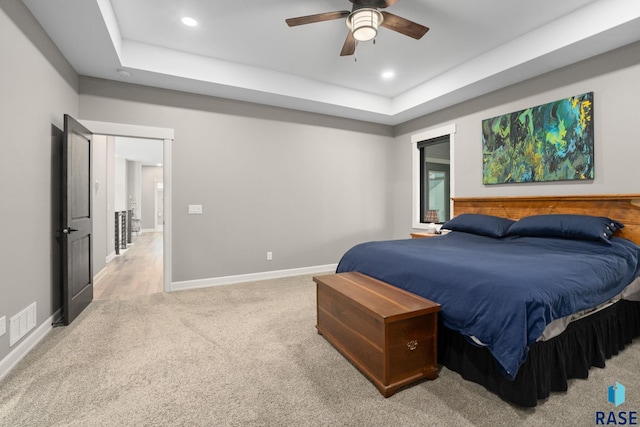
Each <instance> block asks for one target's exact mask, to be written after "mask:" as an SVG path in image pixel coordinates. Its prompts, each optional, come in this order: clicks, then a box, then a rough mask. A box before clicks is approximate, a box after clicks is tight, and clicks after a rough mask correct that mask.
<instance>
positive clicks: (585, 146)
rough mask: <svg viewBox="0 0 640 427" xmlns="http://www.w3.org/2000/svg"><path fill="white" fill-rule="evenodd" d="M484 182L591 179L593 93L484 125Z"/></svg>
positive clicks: (551, 103) (508, 115) (495, 118)
mask: <svg viewBox="0 0 640 427" xmlns="http://www.w3.org/2000/svg"><path fill="white" fill-rule="evenodd" d="M482 162H483V168H482V183H483V184H506V183H517V182H543V181H563V180H586V179H593V177H594V175H593V92H589V93H585V94H582V95H577V96H572V97H570V98H565V99H560V100H558V101H554V102H550V103H548V104H544V105H539V106H537V107H532V108H527V109H525V110H521V111H515V112H513V113H509V114H504V115H502V116H497V117H493V118H490V119H485V120H483V121H482Z"/></svg>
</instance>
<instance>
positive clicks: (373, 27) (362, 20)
mask: <svg viewBox="0 0 640 427" xmlns="http://www.w3.org/2000/svg"><path fill="white" fill-rule="evenodd" d="M383 19H384V18H383V17H382V14H381V13H380V12H378V11H377V10H376V9H370V8H363V9H358V10H356V11H354V12H352V13H351V15H349V18H348V19H347V25H348V26H349V28H350V29H351V33H352V34H353V38H354V39H356V40H358V41H359V42H368V41H369V40H372V39H374V38H375V37H376V35H377V34H378V26H379V25H380V24H381V23H382V20H383Z"/></svg>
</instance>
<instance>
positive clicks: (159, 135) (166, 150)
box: [79, 120, 174, 292]
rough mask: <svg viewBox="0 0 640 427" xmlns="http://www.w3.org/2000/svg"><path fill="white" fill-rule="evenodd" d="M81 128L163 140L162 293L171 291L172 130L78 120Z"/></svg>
mask: <svg viewBox="0 0 640 427" xmlns="http://www.w3.org/2000/svg"><path fill="white" fill-rule="evenodd" d="M79 121H80V123H82V125H83V126H85V127H86V128H87V129H89V130H90V131H91V132H93V133H94V134H97V135H107V136H123V137H130V138H149V139H161V140H163V154H164V160H163V165H162V166H163V183H164V184H163V185H164V203H163V215H164V232H163V234H162V244H163V251H162V253H163V275H162V276H163V281H164V286H163V288H164V291H165V292H169V291H171V277H172V274H171V256H172V254H171V220H172V218H171V165H172V163H171V152H172V148H173V136H174V130H173V129H169V128H158V127H150V126H138V125H128V124H124V123H108V122H97V121H92V120H79Z"/></svg>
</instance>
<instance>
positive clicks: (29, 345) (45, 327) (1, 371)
mask: <svg viewBox="0 0 640 427" xmlns="http://www.w3.org/2000/svg"><path fill="white" fill-rule="evenodd" d="M61 314H62V310H61V309H58V311H56V312H55V313H53V315H51V317H49V318H48V319H47V320H45V321H44V322H43V323H42V325H40V326H39V327H38V328H37V329H36V330H35V331H33V332H32V333H31V334H30V335H28V336H27V337H26V338H24V340H23V341H22V342H21V343H20V344H18V345H17V346H16V348H14V349H13V350H12V351H11V352H10V353H9V354H8V355H7V356H6V357H5V358H4V359H2V360H0V381H2V379H3V378H4V377H6V376H7V375H8V374H9V372H11V370H12V369H13V368H15V366H16V365H17V364H18V363H19V362H20V361H21V360H22V359H23V358H24V357H25V356H26V355H27V354H29V352H30V351H31V350H32V349H33V348H34V347H35V346H36V344H38V343H39V342H40V341H42V339H43V338H44V337H46V336H47V334H48V333H49V331H51V329H53V323H55V322H56V321H58V320H59V319H60V316H61Z"/></svg>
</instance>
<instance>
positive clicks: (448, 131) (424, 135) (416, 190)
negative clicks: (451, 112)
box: [411, 123, 456, 230]
mask: <svg viewBox="0 0 640 427" xmlns="http://www.w3.org/2000/svg"><path fill="white" fill-rule="evenodd" d="M455 133H456V125H455V123H452V124H449V125H445V126H441V127H438V128H433V129H428V130H425V131H422V132H420V133H416V134H414V135H411V151H412V156H411V162H412V169H413V179H412V180H411V181H412V186H413V197H412V199H413V203H412V204H413V206H412V215H411V216H412V227H413V228H415V229H423V230H425V229H426V228H427V224H426V223H423V222H421V221H420V181H421V174H420V168H421V156H420V150H419V149H418V143H419V142H421V141H424V140H427V139H433V138H438V137H442V136H446V135H449V144H450V146H449V168H450V169H449V174H450V177H449V185H450V188H449V196H450V197H451V198H453V197H454V192H455V179H454V176H455V175H454V167H455V162H454V144H455ZM449 211H450V212H451V215H453V202H450V206H449Z"/></svg>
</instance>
